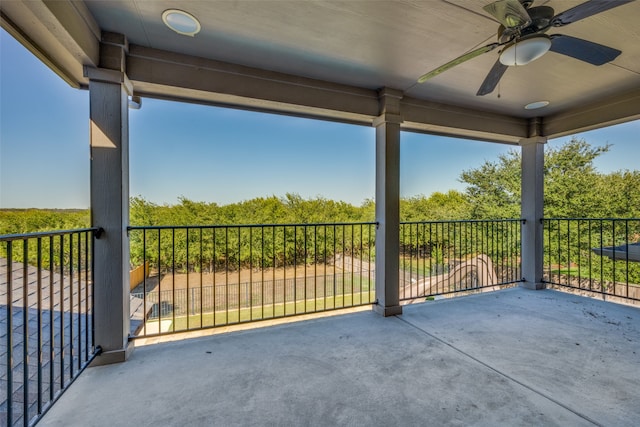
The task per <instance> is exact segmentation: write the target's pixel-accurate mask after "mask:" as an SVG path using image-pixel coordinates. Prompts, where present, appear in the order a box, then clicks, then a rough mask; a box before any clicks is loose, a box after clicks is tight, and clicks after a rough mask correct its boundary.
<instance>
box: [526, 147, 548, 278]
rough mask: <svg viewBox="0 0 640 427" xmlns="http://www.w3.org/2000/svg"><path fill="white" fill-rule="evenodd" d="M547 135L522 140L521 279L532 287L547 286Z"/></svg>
mask: <svg viewBox="0 0 640 427" xmlns="http://www.w3.org/2000/svg"><path fill="white" fill-rule="evenodd" d="M546 142H547V138H546V137H540V136H536V137H533V138H525V139H521V140H520V147H521V149H522V172H521V173H522V192H521V217H522V218H523V219H524V220H525V223H524V224H523V225H522V253H521V256H522V277H523V279H524V282H522V285H521V286H523V287H525V288H529V289H544V284H543V283H542V266H543V258H544V253H543V249H544V247H543V233H542V232H543V228H542V224H541V222H540V220H541V219H542V217H543V215H544V144H546Z"/></svg>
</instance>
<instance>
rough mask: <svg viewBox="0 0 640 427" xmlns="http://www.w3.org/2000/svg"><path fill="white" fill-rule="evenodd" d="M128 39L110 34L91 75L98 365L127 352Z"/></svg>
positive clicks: (89, 71)
mask: <svg viewBox="0 0 640 427" xmlns="http://www.w3.org/2000/svg"><path fill="white" fill-rule="evenodd" d="M126 50H127V40H126V38H125V37H124V36H123V35H119V34H111V33H107V34H106V35H103V37H102V43H101V45H100V68H89V67H87V68H86V69H85V75H86V76H87V77H88V78H89V102H90V119H91V123H90V131H91V224H92V225H93V226H94V227H101V228H102V229H104V231H103V232H102V234H101V235H100V237H99V238H98V239H96V241H95V256H94V260H93V262H94V334H95V335H94V336H95V344H96V346H100V347H101V348H102V353H101V355H100V356H99V357H98V358H97V359H96V361H95V363H96V364H108V363H116V362H122V361H124V360H126V359H127V357H128V356H129V353H130V350H131V349H132V348H133V346H131V347H130V346H129V340H128V338H129V291H130V289H129V239H128V237H127V225H128V224H129V115H128V114H129V111H128V95H129V94H131V93H132V87H131V82H129V80H128V79H127V76H126V74H125V54H126Z"/></svg>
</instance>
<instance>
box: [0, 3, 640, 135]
mask: <svg viewBox="0 0 640 427" xmlns="http://www.w3.org/2000/svg"><path fill="white" fill-rule="evenodd" d="M491 2H492V1H491V0H481V1H466V0H440V1H437V0H427V1H418V0H399V1H393V2H390V1H389V2H378V1H375V2H374V1H331V2H328V1H214V2H205V1H179V2H178V1H175V0H173V1H165V0H156V1H141V0H133V1H124V0H109V1H93V0H91V1H68V0H63V1H56V2H52V1H41V0H36V1H29V2H22V1H13V0H5V1H3V2H2V3H0V9H1V11H2V26H3V27H4V28H5V29H7V30H8V31H9V32H10V33H11V34H12V35H14V37H16V38H17V39H18V40H20V41H21V42H22V43H23V44H24V45H25V46H27V47H28V48H29V49H30V50H32V51H33V52H34V53H36V54H37V55H38V56H39V57H40V58H41V59H42V60H43V61H44V62H45V63H47V64H48V65H49V66H50V67H51V68H52V69H54V70H55V71H56V72H57V73H58V74H59V75H61V76H62V77H63V78H64V79H65V80H66V81H67V82H69V84H71V85H72V86H76V87H87V86H88V79H87V78H86V76H85V74H86V73H85V71H84V69H83V67H84V66H89V67H98V66H101V65H102V64H100V41H102V43H110V42H111V41H118V36H117V35H118V34H121V35H124V36H126V39H127V41H128V43H129V53H128V57H127V69H126V73H127V76H128V77H129V79H130V80H131V82H132V85H133V89H134V92H135V94H136V95H141V96H143V97H145V96H150V97H158V98H164V99H176V100H183V101H187V102H199V103H206V104H212V105H226V106H231V107H239V108H248V109H258V110H264V111H274V112H281V113H285V114H295V115H301V116H312V117H320V118H325V119H327V118H328V119H333V120H340V121H346V122H354V123H362V124H369V125H370V124H371V123H372V120H373V119H374V118H375V117H376V116H377V115H379V114H380V111H379V102H378V91H379V90H380V89H381V88H389V89H394V90H397V91H398V92H397V93H398V94H401V95H402V96H403V99H402V111H401V113H402V116H403V119H404V123H403V128H404V129H406V130H413V131H424V132H433V133H441V134H448V135H455V136H462V137H471V138H477V139H487V140H494V141H501V142H510V143H514V142H517V141H518V140H519V139H521V138H525V137H530V136H547V137H557V136H561V135H566V134H570V133H574V132H578V131H583V130H588V129H593V128H598V127H602V126H606V125H610V124H615V123H620V122H624V121H629V120H634V119H638V118H640V26H639V25H638V20H639V19H640V2H637V1H634V2H631V3H628V4H624V5H621V6H619V7H616V8H613V9H610V10H608V11H605V12H603V13H600V14H597V15H594V16H591V17H589V18H586V19H583V20H581V21H578V22H574V23H572V24H570V25H566V26H563V27H560V28H553V29H551V30H550V32H549V34H563V35H570V36H573V37H579V38H583V39H586V40H589V41H593V42H596V43H600V44H603V45H606V46H610V47H613V48H615V49H618V50H621V51H622V54H621V55H620V56H618V57H617V58H616V59H614V60H613V61H612V62H610V63H606V64H604V65H601V66H594V65H590V64H587V63H585V62H582V61H579V60H576V59H574V58H571V57H568V56H563V55H560V54H558V53H554V52H548V53H547V54H546V55H544V56H543V57H542V58H540V59H538V60H537V61H534V62H532V63H531V64H528V65H526V66H522V67H510V68H509V69H508V70H507V72H506V73H505V75H504V77H503V78H502V80H501V82H500V84H499V86H498V87H497V88H496V90H495V91H494V92H493V93H491V94H488V95H486V96H476V92H477V90H478V88H479V87H480V85H481V83H482V81H483V80H484V78H485V76H486V75H487V73H488V72H489V70H490V69H491V67H492V66H493V64H494V63H495V62H496V60H497V58H498V50H497V49H496V50H494V51H492V52H489V53H486V54H483V55H481V56H479V57H477V58H475V59H472V60H470V61H467V62H465V63H463V64H461V65H459V66H457V67H454V68H452V69H450V70H448V71H446V72H444V73H443V74H440V75H438V76H436V77H434V78H432V79H430V80H428V81H427V82H425V83H423V84H416V81H417V79H418V77H420V76H421V75H422V74H424V73H425V72H427V71H430V70H432V69H434V68H436V67H438V66H440V65H442V64H444V63H446V62H448V61H450V60H452V59H454V58H455V57H457V56H459V55H462V54H464V53H465V52H468V51H470V50H473V49H474V48H477V47H480V46H483V45H486V44H489V43H492V42H494V41H496V30H497V28H498V26H499V24H498V22H497V21H496V20H495V19H494V18H493V17H492V16H490V15H489V14H487V13H486V12H485V11H484V10H483V9H482V7H483V6H485V5H486V4H489V3H491ZM583 2H584V1H583V0H548V1H544V0H535V2H534V6H540V5H545V6H550V7H552V8H554V10H555V13H556V14H557V13H560V12H562V11H564V10H567V9H569V8H571V7H574V6H577V5H579V4H581V3H583ZM169 8H179V9H182V10H185V11H188V12H189V13H191V14H193V15H194V16H196V17H197V18H198V19H199V21H200V23H201V26H202V30H201V31H200V32H199V33H198V34H197V35H196V36H195V37H189V36H183V35H179V34H177V33H174V32H173V31H171V30H170V29H169V28H167V27H166V26H165V25H164V24H163V22H162V18H161V16H162V13H163V11H165V10H166V9H169ZM541 100H546V101H549V102H550V104H549V105H548V106H547V107H545V108H542V109H539V110H525V109H524V106H525V105H526V104H529V103H531V102H534V101H541Z"/></svg>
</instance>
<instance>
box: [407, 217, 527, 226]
mask: <svg viewBox="0 0 640 427" xmlns="http://www.w3.org/2000/svg"><path fill="white" fill-rule="evenodd" d="M525 221H526V220H525V219H524V218H499V219H455V220H436V221H400V225H411V224H450V223H459V224H466V223H481V222H525Z"/></svg>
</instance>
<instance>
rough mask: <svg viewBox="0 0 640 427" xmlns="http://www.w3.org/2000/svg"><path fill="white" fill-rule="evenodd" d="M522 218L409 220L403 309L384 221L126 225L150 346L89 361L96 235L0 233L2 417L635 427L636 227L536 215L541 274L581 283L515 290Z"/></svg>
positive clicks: (137, 330) (403, 253) (547, 279)
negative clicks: (378, 249)
mask: <svg viewBox="0 0 640 427" xmlns="http://www.w3.org/2000/svg"><path fill="white" fill-rule="evenodd" d="M523 224H524V221H523V220H518V219H516V220H490V221H433V222H411V223H402V224H401V227H400V230H399V231H400V233H399V235H400V242H401V248H400V250H399V252H398V254H399V263H398V265H399V266H400V268H399V271H398V278H399V281H398V289H397V290H396V292H397V295H398V298H399V300H400V301H401V302H402V304H403V305H402V313H401V315H396V316H391V318H384V317H379V316H377V315H376V314H374V313H373V312H372V311H371V307H374V308H375V307H376V305H378V302H377V297H378V296H379V295H380V293H379V289H378V288H377V286H376V283H377V281H376V280H375V278H376V274H375V271H372V269H373V266H374V265H376V263H375V250H374V249H375V241H376V228H377V227H376V224H375V223H353V224H280V225H278V224H271V225H247V226H194V227H190V226H189V227H187V226H181V227H169V226H166V227H130V228H129V236H130V245H131V259H132V260H136V261H137V262H139V263H140V264H141V267H142V268H141V269H138V271H139V272H140V274H141V276H142V279H141V283H140V284H139V285H137V286H135V287H133V289H132V290H131V292H130V293H129V294H128V295H127V300H128V302H129V307H130V311H129V314H130V325H131V330H130V334H129V337H128V338H129V341H130V342H131V343H132V344H131V345H130V347H133V344H135V346H136V347H137V349H136V350H135V352H133V354H132V355H131V356H130V360H129V361H128V362H127V363H123V364H118V365H109V366H98V367H94V368H91V369H89V370H85V368H86V367H87V366H88V365H89V364H90V363H91V362H92V361H93V360H94V359H95V358H96V356H97V355H99V354H100V352H101V348H100V347H99V343H98V341H97V340H96V338H95V330H96V328H99V327H103V328H104V327H105V326H104V325H100V324H99V323H98V322H99V321H100V319H99V316H98V315H97V314H96V313H97V310H98V309H99V307H98V305H97V304H96V293H97V292H98V291H97V289H96V287H95V286H94V283H96V281H95V272H94V264H95V263H96V262H97V261H95V260H94V258H95V249H94V247H95V246H96V245H97V243H98V242H99V240H100V230H99V229H86V230H75V231H62V232H55V233H36V234H31V235H13V236H2V238H1V239H0V242H1V243H2V246H0V251H1V253H2V256H3V259H2V261H3V262H2V264H1V265H0V279H1V280H0V285H1V289H2V293H1V295H2V301H3V303H4V304H3V306H2V315H3V317H2V321H3V328H2V331H1V333H2V340H1V341H0V353H1V356H2V362H3V364H2V372H1V373H0V380H1V381H2V383H1V384H2V392H3V394H2V397H3V399H2V406H1V407H2V414H1V416H2V420H3V422H4V423H5V424H6V425H30V424H32V423H33V422H37V421H38V420H40V422H41V423H42V424H43V425H60V424H64V425H78V426H84V425H89V424H90V425H96V423H97V425H101V424H100V423H101V422H102V421H100V420H104V424H103V425H107V424H113V423H114V422H116V424H117V425H129V424H138V423H142V424H154V423H158V424H160V425H193V424H196V425H197V424H210V423H214V424H221V425H228V424H230V425H234V424H235V425H246V424H252V423H256V422H257V421H256V420H261V419H264V420H265V422H267V423H273V424H275V425H294V424H296V425H297V424H310V425H326V424H352V423H365V424H367V425H386V424H390V423H396V424H401V425H418V424H423V422H424V417H425V414H427V415H428V416H429V422H430V423H431V422H432V423H434V424H437V425H439V424H452V423H453V424H455V423H459V424H469V423H472V422H479V423H480V424H513V422H514V420H518V421H521V422H523V423H526V424H545V425H546V424H554V423H556V424H571V425H573V424H582V423H587V424H588V423H595V424H597V425H626V424H632V422H631V420H632V419H633V417H637V416H638V415H640V411H639V410H638V409H637V408H640V405H638V403H640V402H638V401H639V400H640V398H639V397H637V396H636V394H635V390H637V389H638V387H639V386H640V373H637V372H636V371H637V369H635V368H634V366H635V364H637V360H638V352H640V345H639V344H638V343H639V342H640V322H639V320H640V311H639V310H638V308H637V307H635V306H632V304H634V303H635V304H637V301H638V292H637V291H638V285H637V283H638V282H639V280H638V278H639V277H640V275H639V273H640V271H639V270H638V268H637V267H640V265H638V264H637V263H634V262H631V261H630V260H629V259H628V256H618V257H616V258H614V259H608V258H606V257H601V256H600V255H597V253H599V252H601V249H602V248H604V247H609V246H612V245H616V247H617V248H618V249H617V250H618V251H622V249H621V248H622V247H623V245H621V244H620V242H621V241H627V242H628V241H630V240H634V239H636V238H637V237H638V234H637V233H638V230H640V220H638V219H620V220H614V219H609V220H605V219H545V220H544V221H542V224H543V225H544V237H545V239H544V241H545V242H546V243H545V247H544V261H545V268H544V272H545V275H544V277H543V281H544V283H545V284H546V286H547V287H549V288H551V287H557V288H559V289H563V290H566V291H569V292H558V291H557V290H553V289H547V290H544V291H540V292H535V291H532V290H528V289H526V288H525V287H515V288H514V286H516V285H518V284H520V283H521V279H520V271H521V266H520V261H521V241H520V235H521V233H522V230H521V227H522V226H523ZM276 242H277V244H275V243H276ZM632 245H633V244H632ZM632 245H630V246H632ZM594 246H595V248H594ZM633 247H635V246H633ZM207 269H209V270H210V271H206V270H207ZM243 280H244V281H243ZM132 283H134V284H135V281H133V282H132ZM181 283H182V284H181ZM183 285H185V286H183ZM576 293H584V294H588V295H590V296H592V297H594V296H595V297H596V298H587V297H585V296H581V295H576ZM452 296H461V297H460V298H449V297H452ZM607 299H612V300H617V301H620V302H624V303H625V304H627V305H622V304H612V303H609V302H607V301H605V300H607ZM412 303H415V304H412ZM25 308H26V309H25ZM103 309H104V307H103ZM294 319H295V320H296V322H295V323H294V322H293V320H294ZM5 322H6V325H5ZM252 328H256V329H255V330H249V331H246V330H245V331H242V329H252ZM221 332H230V333H229V334H221ZM25 337H29V339H28V340H27V339H25ZM96 360H97V359H96ZM71 383H74V384H73V385H72V386H71ZM65 391H66V393H65ZM63 393H64V394H63ZM388 396H390V397H388ZM173 401H176V402H179V403H178V405H179V406H175V405H173V406H172V405H171V404H168V402H173ZM192 406H193V407H192ZM116 408H117V409H116ZM142 408H144V409H142ZM380 409H382V411H380ZM27 413H28V416H27V417H24V414H27ZM96 420H98V421H96ZM478 420H479V421H478Z"/></svg>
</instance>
